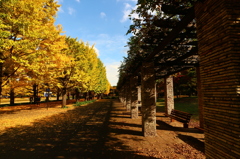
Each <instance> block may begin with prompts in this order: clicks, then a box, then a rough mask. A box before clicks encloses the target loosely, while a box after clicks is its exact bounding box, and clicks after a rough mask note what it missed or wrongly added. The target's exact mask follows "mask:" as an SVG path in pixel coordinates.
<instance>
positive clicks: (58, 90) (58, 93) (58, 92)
mask: <svg viewBox="0 0 240 159" xmlns="http://www.w3.org/2000/svg"><path fill="white" fill-rule="evenodd" d="M59 97H60V88H57V101H59Z"/></svg>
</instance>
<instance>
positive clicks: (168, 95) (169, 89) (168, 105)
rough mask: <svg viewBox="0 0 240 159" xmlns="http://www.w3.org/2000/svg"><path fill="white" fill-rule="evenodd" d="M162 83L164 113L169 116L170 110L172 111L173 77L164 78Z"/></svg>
mask: <svg viewBox="0 0 240 159" xmlns="http://www.w3.org/2000/svg"><path fill="white" fill-rule="evenodd" d="M164 83H165V90H164V96H165V113H166V114H167V115H169V114H171V111H172V109H174V92H173V76H169V77H166V78H165V79H164Z"/></svg>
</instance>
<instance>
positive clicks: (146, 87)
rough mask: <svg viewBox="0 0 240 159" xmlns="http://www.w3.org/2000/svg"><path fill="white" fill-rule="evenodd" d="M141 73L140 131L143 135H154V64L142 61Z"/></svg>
mask: <svg viewBox="0 0 240 159" xmlns="http://www.w3.org/2000/svg"><path fill="white" fill-rule="evenodd" d="M141 73H142V74H141V75H142V76H141V97H142V108H141V112H142V126H143V127H142V131H143V135H144V136H156V101H155V71H154V64H153V63H150V62H149V63H147V62H144V63H143V66H142V70H141Z"/></svg>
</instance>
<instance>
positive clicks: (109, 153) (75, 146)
mask: <svg viewBox="0 0 240 159" xmlns="http://www.w3.org/2000/svg"><path fill="white" fill-rule="evenodd" d="M112 103H113V100H100V101H98V102H95V103H93V104H89V105H88V106H81V107H76V108H75V109H73V110H69V111H67V113H61V114H57V115H53V116H51V117H46V118H43V119H41V120H37V121H35V122H34V123H33V125H31V126H17V127H14V128H9V129H7V131H6V132H5V133H4V134H2V135H1V136H0V158H2V159H80V158H81V159H82V158H83V159H84V158H104V159H107V158H113V159H118V158H121V159H124V158H146V157H145V156H141V155H139V154H137V153H136V151H135V150H131V148H130V147H128V146H126V145H124V143H122V142H121V141H120V140H118V139H117V138H114V137H112V136H111V137H110V135H109V133H110V132H113V133H116V134H121V133H123V134H126V133H127V134H131V135H137V136H139V135H141V134H140V133H139V132H138V131H131V130H124V129H121V128H116V129H113V128H109V124H115V125H121V124H122V123H110V118H111V115H112V114H111V111H112ZM46 111H47V110H46ZM113 115H114V114H113ZM130 126H135V127H139V125H130ZM148 158H149V157H148Z"/></svg>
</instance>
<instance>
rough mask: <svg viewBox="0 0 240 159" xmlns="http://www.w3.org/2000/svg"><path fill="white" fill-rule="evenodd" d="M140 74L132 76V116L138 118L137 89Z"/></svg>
mask: <svg viewBox="0 0 240 159" xmlns="http://www.w3.org/2000/svg"><path fill="white" fill-rule="evenodd" d="M137 81H138V76H133V77H132V78H131V118H132V119H137V118H138V89H137Z"/></svg>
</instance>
